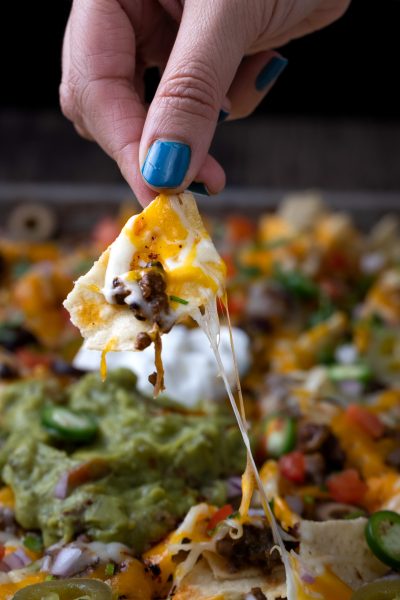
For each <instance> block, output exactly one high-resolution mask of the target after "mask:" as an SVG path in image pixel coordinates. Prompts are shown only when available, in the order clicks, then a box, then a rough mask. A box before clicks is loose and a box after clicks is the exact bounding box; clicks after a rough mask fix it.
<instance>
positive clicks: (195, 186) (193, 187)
mask: <svg viewBox="0 0 400 600" xmlns="http://www.w3.org/2000/svg"><path fill="white" fill-rule="evenodd" d="M188 190H189V192H193V194H201V195H202V196H209V195H210V192H209V191H208V189H207V188H206V186H205V185H204V183H201V181H193V182H192V183H191V184H190V185H189V187H188Z"/></svg>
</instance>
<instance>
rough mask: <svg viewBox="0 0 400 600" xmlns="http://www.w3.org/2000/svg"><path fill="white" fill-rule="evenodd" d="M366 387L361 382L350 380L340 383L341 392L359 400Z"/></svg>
mask: <svg viewBox="0 0 400 600" xmlns="http://www.w3.org/2000/svg"><path fill="white" fill-rule="evenodd" d="M363 389H364V386H363V384H362V383H361V382H360V381H356V380H353V379H348V380H347V381H341V382H340V390H341V391H342V392H343V394H345V395H346V396H350V397H351V398H358V397H359V396H361V394H362V392H363Z"/></svg>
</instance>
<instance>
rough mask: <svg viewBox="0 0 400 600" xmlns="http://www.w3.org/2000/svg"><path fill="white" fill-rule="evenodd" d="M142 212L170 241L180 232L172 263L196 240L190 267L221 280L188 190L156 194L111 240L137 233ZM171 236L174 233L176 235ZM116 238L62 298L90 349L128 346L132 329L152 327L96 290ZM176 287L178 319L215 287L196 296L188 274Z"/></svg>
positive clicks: (220, 269)
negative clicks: (198, 250)
mask: <svg viewBox="0 0 400 600" xmlns="http://www.w3.org/2000/svg"><path fill="white" fill-rule="evenodd" d="M158 215H159V219H158ZM144 218H146V220H149V223H150V224H149V225H148V229H147V232H149V231H150V232H151V231H156V230H157V231H158V234H159V235H160V231H161V236H160V239H165V237H166V238H167V239H168V234H169V235H170V236H172V237H173V238H174V241H176V242H178V241H180V237H179V236H181V237H182V240H181V242H182V245H181V246H179V248H181V250H179V252H180V253H181V254H179V258H178V255H177V256H176V257H175V258H174V259H175V261H176V264H177V265H178V267H179V266H181V264H183V263H184V260H186V259H185V258H184V255H187V254H188V252H189V251H190V250H192V248H193V247H196V248H200V245H201V243H202V254H201V257H199V256H197V258H196V259H195V260H196V262H195V266H196V268H198V267H199V266H201V269H202V270H203V271H204V272H205V273H206V274H209V275H210V276H211V277H213V278H214V283H215V285H217V282H218V285H219V286H221V285H222V280H223V278H224V265H223V262H222V261H221V259H220V257H219V256H218V253H217V251H216V250H215V248H214V246H213V244H212V242H211V240H210V237H209V235H208V233H207V231H206V229H205V227H204V225H203V222H202V220H201V217H200V214H199V212H198V209H197V205H196V201H195V199H194V197H193V196H192V195H191V194H180V195H179V196H168V197H167V196H159V197H158V198H156V199H155V200H154V201H153V202H152V203H151V204H150V205H149V206H148V207H147V208H146V209H145V210H144V211H143V212H142V213H140V214H139V215H136V216H135V217H133V218H132V220H129V221H128V225H127V226H125V227H127V229H126V230H125V232H124V230H123V231H122V232H121V233H120V235H119V236H118V238H117V240H120V239H123V238H122V237H121V236H128V238H129V235H130V234H131V232H132V231H134V230H135V227H136V226H137V228H138V230H139V233H135V235H136V236H137V237H138V239H140V238H141V236H142V235H143V234H142V233H141V229H140V226H141V227H143V226H142V225H141V221H140V220H139V219H144ZM137 224H138V225H137ZM128 232H129V233H128ZM177 236H178V238H179V239H176V237H177ZM152 239H153V238H152ZM117 240H116V241H115V242H113V244H112V245H111V246H110V247H109V248H108V249H107V250H106V251H105V252H103V254H102V255H101V257H100V259H99V260H98V261H97V262H95V263H94V265H93V267H92V268H91V269H90V271H89V272H88V273H86V275H83V276H82V277H80V278H79V279H78V280H77V281H76V283H75V286H74V289H73V290H72V292H71V293H70V294H69V295H68V297H67V299H66V300H65V302H64V306H65V308H66V309H67V310H68V311H69V313H70V315H71V321H72V323H73V324H74V325H76V327H78V329H79V330H80V332H81V334H82V336H83V337H84V338H85V340H86V341H85V347H86V348H89V349H92V350H107V351H109V350H115V351H122V350H134V349H135V342H136V338H137V335H138V333H140V332H146V333H148V332H149V331H151V329H152V328H153V324H152V323H150V322H149V321H138V320H137V319H136V317H135V316H134V314H133V312H132V311H131V310H130V308H129V306H128V305H126V304H123V305H118V304H110V303H108V302H107V301H106V299H105V297H104V295H103V293H102V289H103V287H104V284H105V276H106V271H107V265H108V262H109V257H110V250H111V248H113V246H114V244H116V242H117ZM142 241H143V245H144V246H143V247H144V248H148V246H146V245H145V244H146V243H148V242H146V238H145V237H143V238H142ZM196 244H197V245H196ZM143 251H144V250H143ZM144 252H145V251H144ZM158 260H160V262H162V261H163V256H162V255H160V257H159V259H158ZM174 268H175V269H176V268H177V267H174ZM178 270H179V269H178ZM198 270H199V269H198ZM172 272H173V270H172V271H170V273H172ZM182 289H183V291H184V298H185V303H184V304H185V305H184V306H183V305H182V304H179V303H178V304H177V305H176V307H175V308H174V311H177V312H176V315H177V320H179V321H182V320H183V319H185V318H186V317H187V316H189V315H194V314H195V313H196V312H198V308H199V306H200V305H202V304H205V303H206V302H207V301H208V300H210V301H211V300H212V297H213V295H214V296H215V293H214V292H212V293H211V290H209V289H206V291H207V292H210V294H209V295H207V297H204V295H203V296H200V290H201V288H200V284H199V283H198V280H197V279H195V276H194V275H193V280H191V279H190V276H188V277H187V278H186V279H184V281H183V283H182ZM171 293H172V294H173V293H174V292H171ZM171 297H172V296H171ZM214 302H215V300H214Z"/></svg>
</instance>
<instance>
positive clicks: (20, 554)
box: [0, 548, 32, 572]
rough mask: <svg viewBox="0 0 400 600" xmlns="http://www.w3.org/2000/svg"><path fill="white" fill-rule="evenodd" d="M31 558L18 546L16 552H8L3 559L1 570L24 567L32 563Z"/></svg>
mask: <svg viewBox="0 0 400 600" xmlns="http://www.w3.org/2000/svg"><path fill="white" fill-rule="evenodd" d="M31 562H32V561H31V559H30V558H29V557H28V556H27V555H26V554H25V552H24V551H23V550H22V549H21V548H18V550H16V551H15V552H12V553H11V554H7V556H5V557H4V558H3V559H2V561H0V571H3V572H4V571H6V572H7V571H14V569H22V567H26V565H29V564H30V563H31Z"/></svg>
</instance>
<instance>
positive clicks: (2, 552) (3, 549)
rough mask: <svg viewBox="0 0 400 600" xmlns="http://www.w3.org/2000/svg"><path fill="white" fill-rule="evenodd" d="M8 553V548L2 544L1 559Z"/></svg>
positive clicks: (0, 547) (0, 548)
mask: <svg viewBox="0 0 400 600" xmlns="http://www.w3.org/2000/svg"><path fill="white" fill-rule="evenodd" d="M5 553H6V549H5V548H4V546H0V560H1V559H2V558H3V557H4V555H5Z"/></svg>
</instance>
